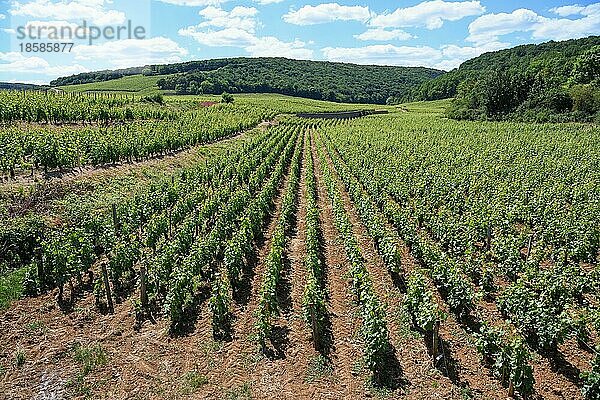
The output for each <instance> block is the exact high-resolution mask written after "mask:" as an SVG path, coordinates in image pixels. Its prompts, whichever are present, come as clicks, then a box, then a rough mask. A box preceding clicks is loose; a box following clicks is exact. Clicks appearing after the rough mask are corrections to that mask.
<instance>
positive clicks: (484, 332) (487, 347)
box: [475, 324, 535, 396]
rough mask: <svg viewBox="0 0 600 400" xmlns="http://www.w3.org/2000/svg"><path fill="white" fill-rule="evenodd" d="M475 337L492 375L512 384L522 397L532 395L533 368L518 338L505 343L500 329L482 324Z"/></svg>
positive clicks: (503, 333)
mask: <svg viewBox="0 0 600 400" xmlns="http://www.w3.org/2000/svg"><path fill="white" fill-rule="evenodd" d="M475 336H476V345H477V350H478V351H479V354H481V356H482V357H483V359H484V360H485V362H486V363H487V364H488V365H489V366H490V367H491V368H492V370H493V372H494V375H496V376H497V377H498V378H499V379H501V380H502V381H503V382H505V383H509V382H512V384H513V385H514V388H515V390H516V391H517V392H519V393H521V394H522V395H524V396H528V395H530V394H531V393H533V385H534V383H535V380H534V378H533V368H532V367H531V365H529V360H530V358H531V356H530V354H529V352H528V351H527V348H526V347H525V345H524V343H523V342H522V341H521V340H520V339H519V338H512V339H510V340H508V342H506V338H505V336H506V334H505V332H504V331H503V330H502V329H500V328H495V327H492V326H488V325H486V324H484V325H483V326H482V327H481V330H480V332H479V333H478V334H476V335H475Z"/></svg>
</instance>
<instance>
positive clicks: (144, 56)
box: [72, 37, 188, 68]
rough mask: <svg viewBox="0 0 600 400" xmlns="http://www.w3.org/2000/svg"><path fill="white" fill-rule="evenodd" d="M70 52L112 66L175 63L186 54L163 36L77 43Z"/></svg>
mask: <svg viewBox="0 0 600 400" xmlns="http://www.w3.org/2000/svg"><path fill="white" fill-rule="evenodd" d="M72 52H73V54H74V55H75V59H76V60H92V61H93V60H105V61H106V62H107V63H109V64H110V65H111V66H112V67H114V68H126V67H131V66H141V65H145V64H164V63H177V62H181V61H182V60H183V57H185V56H186V55H187V54H188V52H187V50H186V49H183V48H181V47H179V45H178V44H177V43H175V42H174V41H173V40H171V39H168V38H164V37H155V38H151V39H143V40H136V39H125V40H115V41H109V42H105V43H102V44H97V45H93V46H87V45H78V46H75V47H73V51H72Z"/></svg>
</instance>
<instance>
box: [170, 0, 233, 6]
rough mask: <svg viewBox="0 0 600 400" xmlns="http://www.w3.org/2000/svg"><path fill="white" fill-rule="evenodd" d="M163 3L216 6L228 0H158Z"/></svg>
mask: <svg viewBox="0 0 600 400" xmlns="http://www.w3.org/2000/svg"><path fill="white" fill-rule="evenodd" d="M158 1H162V2H163V3H168V4H174V5H176V6H189V7H206V6H218V5H220V4H223V3H226V2H227V1H229V0H158Z"/></svg>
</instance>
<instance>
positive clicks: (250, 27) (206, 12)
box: [179, 6, 313, 59]
mask: <svg viewBox="0 0 600 400" xmlns="http://www.w3.org/2000/svg"><path fill="white" fill-rule="evenodd" d="M199 14H200V16H201V17H202V18H203V19H204V21H202V22H200V23H199V24H198V25H193V26H188V27H187V28H182V29H180V30H179V35H181V36H187V37H191V38H193V39H194V40H196V41H197V42H198V43H201V44H203V45H205V46H209V47H239V48H243V49H244V50H245V51H246V52H247V53H248V54H249V55H251V56H255V57H267V56H279V57H289V58H304V59H305V58H310V57H312V54H313V51H312V50H310V49H307V48H306V43H304V42H302V41H300V40H298V39H296V40H294V41H293V42H284V41H282V40H280V39H278V38H276V37H273V36H266V37H260V36H258V35H257V34H256V30H257V29H258V28H259V27H261V23H260V21H259V20H258V18H257V15H258V10H257V9H256V8H254V7H240V6H238V7H234V8H233V9H232V10H231V11H225V10H223V9H221V8H217V7H207V8H205V9H203V10H201V11H200V13H199ZM213 28H222V29H213Z"/></svg>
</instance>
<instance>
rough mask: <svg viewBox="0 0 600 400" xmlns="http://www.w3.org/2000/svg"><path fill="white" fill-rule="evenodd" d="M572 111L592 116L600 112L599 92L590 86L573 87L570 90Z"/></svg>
mask: <svg viewBox="0 0 600 400" xmlns="http://www.w3.org/2000/svg"><path fill="white" fill-rule="evenodd" d="M571 98H572V99H573V111H580V112H582V113H584V114H587V115H593V114H595V113H596V112H598V111H600V90H598V89H594V88H593V87H592V86H591V85H575V86H573V87H572V88H571Z"/></svg>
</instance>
